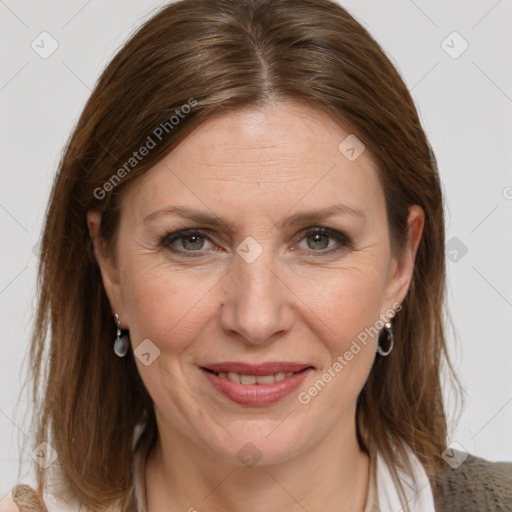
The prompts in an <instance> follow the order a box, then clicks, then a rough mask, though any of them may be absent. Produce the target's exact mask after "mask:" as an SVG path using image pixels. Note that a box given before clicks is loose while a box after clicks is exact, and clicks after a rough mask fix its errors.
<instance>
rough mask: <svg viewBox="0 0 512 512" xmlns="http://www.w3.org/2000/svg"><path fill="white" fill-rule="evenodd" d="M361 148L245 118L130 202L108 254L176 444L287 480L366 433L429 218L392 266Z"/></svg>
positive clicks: (178, 159) (221, 122) (314, 129)
mask: <svg viewBox="0 0 512 512" xmlns="http://www.w3.org/2000/svg"><path fill="white" fill-rule="evenodd" d="M348 135H350V133H349V132H347V131H345V130H343V129H342V128H341V127H339V126H338V125H336V124H334V123H332V122H330V121H329V120H328V119H326V116H325V115H324V114H322V113H320V112H317V111H315V110H312V109H311V108H310V107H306V106H303V105H301V104H299V103H294V102H281V103H271V104H268V105H267V107H266V108H265V109H254V110H253V109H250V110H240V111H237V112H233V113H229V114H227V115H225V116H223V117H219V118H216V119H213V120H210V121H208V122H205V123H204V124H202V125H201V126H200V127H199V128H198V129H197V130H196V131H194V132H193V133H192V134H191V135H190V136H188V137H187V138H186V139H185V140H184V141H183V142H182V143H181V144H180V145H179V146H178V147H177V148H176V149H175V150H174V151H173V152H172V153H171V154H169V155H168V156H167V157H166V158H165V159H163V160H162V161H161V162H160V163H158V164H157V165H155V166H154V168H152V169H151V170H150V171H148V172H147V173H146V174H145V175H143V176H142V177H141V178H139V179H138V180H137V181H136V182H134V184H133V186H131V187H130V188H129V189H128V190H127V193H126V195H125V196H124V198H123V201H122V207H121V220H120V227H119V234H118V245H117V263H116V264H115V266H114V265H110V264H109V263H108V261H107V260H105V259H103V256H101V249H100V250H98V247H100V246H97V255H98V256H99V259H100V263H101V268H102V273H103V280H104V284H105V288H106V291H107V294H108V296H109V299H110V302H111V305H112V309H113V311H115V312H117V313H118V314H119V317H120V320H121V325H122V326H123V327H124V328H129V330H130V337H131V342H132V346H133V348H134V350H135V353H136V355H137V356H138V357H137V358H136V362H137V366H138V369H139V372H140V375H141V377H142V379H143V381H144V383H145V385H146V387H147V389H148V391H149V393H150V395H151V397H152V398H153V401H154V404H155V410H156V414H157V420H158V424H159V425H158V426H159V430H160V432H161V433H162V432H166V433H167V434H169V435H172V436H177V437H181V438H182V439H183V440H186V441H188V442H190V443H192V446H195V447H196V448H197V449H198V450H199V451H201V450H203V449H204V450H206V452H208V453H209V454H210V455H211V453H212V452H213V453H215V454H216V455H218V456H219V457H221V458H223V459H227V460H229V461H231V462H233V463H235V464H243V463H245V461H244V457H245V456H246V455H248V456H249V457H250V456H251V454H253V453H252V452H254V454H253V456H254V457H256V458H257V457H260V456H261V457H262V459H261V462H260V463H268V464H275V463H279V462H283V461H285V460H287V459H290V458H291V457H293V456H296V455H299V454H301V453H304V452H306V451H307V450H309V449H311V448H313V447H314V446H316V445H319V444H320V443H321V442H322V441H324V440H326V439H329V438H331V439H334V437H333V436H337V435H340V436H343V435H347V433H349V434H350V435H352V434H353V433H354V432H355V425H354V417H355V416H354V415H355V405H356V399H357V396H358V394H359V392H360V391H361V389H362V387H363V385H364V383H365V381H366V378H367V377H368V374H369V372H370V369H371V366H372V363H373V360H374V356H375V352H376V346H377V336H374V335H373V336H372V334H374V333H375V330H376V329H375V327H377V328H381V327H382V319H383V318H384V316H386V317H389V316H390V314H391V312H392V311H393V309H396V307H397V305H398V304H399V303H400V302H401V301H402V300H403V298H404V296H405V294H406V292H407V289H408V286H409V282H410V278H411V273H412V268H413V262H414V253H415V250H416V246H417V242H418V240H419V237H420V236H421V229H422V218H421V217H422V212H421V210H420V209H419V208H417V207H413V208H411V210H410V216H409V223H410V227H411V235H412V236H411V242H410V243H409V244H408V245H407V247H406V248H405V250H404V252H403V255H402V256H400V258H399V259H395V258H393V257H392V254H391V250H390V240H389V232H388V226H387V217H386V209H385V199H384V195H383V191H382V188H381V186H380V184H379V180H378V177H377V170H376V166H375V162H374V160H373V159H372V157H371V155H370V152H369V150H365V151H363V152H362V153H361V154H360V155H359V156H358V157H357V158H355V159H354V156H357V152H358V151H359V150H360V149H361V148H360V147H356V148H355V150H356V151H355V152H352V151H350V144H349V142H350V140H351V139H349V140H348V142H346V143H345V145H348V146H349V148H348V149H347V147H345V146H342V149H343V152H342V151H341V150H339V149H338V147H339V146H340V143H341V142H342V141H344V139H346V137H347V136H348ZM97 224H98V217H97V216H95V214H92V213H91V214H90V215H89V226H90V229H91V233H93V234H94V233H95V231H97ZM183 230H186V232H185V233H181V234H179V232H181V231H183ZM95 243H96V245H97V243H98V241H97V240H95ZM384 320H385V318H384ZM372 327H373V328H374V329H371V328H372ZM365 329H366V331H365ZM365 333H366V336H365ZM368 333H370V334H368ZM363 340H364V341H363ZM400 342H401V340H398V343H400ZM141 343H143V344H142V345H141ZM350 354H352V356H350ZM113 357H115V356H114V355H113ZM391 357H392V356H391ZM336 362H337V363H338V364H336ZM340 367H341V368H340ZM291 372H293V374H291ZM329 376H330V378H329ZM240 380H241V381H242V382H239V381H240ZM343 433H344V434H343ZM354 439H355V436H354ZM247 443H252V444H253V445H254V447H249V446H248V445H247Z"/></svg>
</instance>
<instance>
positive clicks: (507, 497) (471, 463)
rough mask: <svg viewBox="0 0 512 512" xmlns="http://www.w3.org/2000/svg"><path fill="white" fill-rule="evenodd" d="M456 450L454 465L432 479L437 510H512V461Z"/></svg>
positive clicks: (450, 511) (494, 511)
mask: <svg viewBox="0 0 512 512" xmlns="http://www.w3.org/2000/svg"><path fill="white" fill-rule="evenodd" d="M452 452H453V459H454V464H452V466H453V467H452V466H451V465H449V464H445V465H444V466H443V467H441V468H440V469H439V471H437V473H436V475H435V476H434V477H433V479H432V481H431V484H432V494H433V496H434V504H435V507H436V511H439V512H445V511H446V512H448V511H449V512H459V511H460V512H462V511H464V512H469V511H475V512H476V511H482V510H485V511H488V512H498V511H499V512H505V511H512V463H510V462H490V461H488V460H485V459H482V458H480V457H476V456H474V455H467V454H465V453H463V452H460V451H458V450H452ZM455 461H457V463H455ZM458 462H461V463H460V464H459V463H458Z"/></svg>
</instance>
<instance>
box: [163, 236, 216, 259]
mask: <svg viewBox="0 0 512 512" xmlns="http://www.w3.org/2000/svg"><path fill="white" fill-rule="evenodd" d="M209 237H210V233H209V232H208V231H207V230H204V229H187V230H184V231H177V232H176V233H169V234H168V235H165V236H164V237H163V238H162V239H161V241H160V244H159V245H160V246H161V247H165V248H167V249H169V250H171V251H173V252H177V253H194V252H196V253H201V252H204V251H201V249H204V248H205V243H210V244H211V242H210V240H209ZM211 248H212V247H206V249H211ZM189 255H191V254H187V256H189Z"/></svg>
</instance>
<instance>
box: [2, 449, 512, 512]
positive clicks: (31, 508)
mask: <svg viewBox="0 0 512 512" xmlns="http://www.w3.org/2000/svg"><path fill="white" fill-rule="evenodd" d="M454 453H455V455H456V456H457V455H461V452H457V451H456V450H454ZM461 458H462V459H463V457H461ZM136 467H137V474H136V475H135V479H136V482H137V483H138V486H137V487H138V489H139V493H138V494H139V495H138V496H137V501H139V503H144V505H145V502H146V497H145V493H144V490H143V485H141V484H142V483H143V481H144V473H143V470H144V464H141V465H139V466H136ZM375 486H376V482H375V478H374V476H373V475H370V480H369V486H368V498H367V503H366V507H365V512H370V511H371V512H389V511H384V510H381V509H380V508H379V506H378V503H377V501H376V490H375V489H376V487H375ZM431 487H432V494H433V496H434V504H435V509H436V512H512V463H510V462H490V461H487V460H485V459H482V458H480V457H476V456H473V455H468V457H467V458H466V459H465V460H464V462H463V463H462V464H461V465H460V466H458V467H456V468H452V467H451V466H450V465H448V464H446V466H445V467H443V468H442V469H440V470H439V472H438V473H437V474H436V476H435V477H434V478H433V479H432V480H431ZM140 489H142V492H140ZM141 494H142V496H141ZM12 497H13V500H14V501H15V502H16V504H17V507H15V506H14V507H13V508H12V509H10V508H9V509H6V512H7V511H9V512H10V511H11V510H12V512H18V510H19V511H20V512H46V508H45V507H44V505H43V504H42V503H41V498H40V497H39V496H38V495H37V494H36V493H35V491H34V490H33V489H31V488H30V487H28V486H26V485H18V486H16V487H14V489H13V491H12ZM134 505H135V503H134ZM2 510H3V509H2ZM48 512H52V510H51V509H49V511H48ZM412 512H414V511H412Z"/></svg>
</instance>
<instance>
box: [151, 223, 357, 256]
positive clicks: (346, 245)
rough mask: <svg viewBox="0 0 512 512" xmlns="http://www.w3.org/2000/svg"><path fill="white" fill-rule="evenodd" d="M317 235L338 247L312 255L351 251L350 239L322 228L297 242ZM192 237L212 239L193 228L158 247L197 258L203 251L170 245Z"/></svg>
mask: <svg viewBox="0 0 512 512" xmlns="http://www.w3.org/2000/svg"><path fill="white" fill-rule="evenodd" d="M317 234H319V235H325V236H327V237H329V238H333V239H335V240H336V241H337V242H338V244H339V245H338V246H335V247H331V248H329V249H322V250H319V251H315V250H313V249H311V252H312V253H318V254H319V255H327V254H328V255H332V254H334V253H337V252H340V251H341V250H343V249H352V241H351V240H350V238H349V237H348V236H346V235H345V234H343V233H340V232H338V231H335V230H332V229H329V228H323V227H317V228H312V229H308V230H307V231H306V232H305V233H304V234H303V235H302V237H301V238H300V240H299V242H300V241H302V240H304V239H306V238H307V237H309V236H312V235H317ZM192 236H198V237H201V238H205V239H206V240H209V241H210V242H211V241H212V240H211V237H212V233H211V231H209V230H206V229H200V228H194V229H185V230H181V231H176V232H175V233H168V234H166V235H165V236H163V237H162V238H161V239H160V243H159V246H160V247H163V248H165V249H168V250H170V251H172V252H174V253H178V254H180V255H184V256H185V257H191V258H197V257H198V256H200V255H201V253H202V252H204V251H201V250H197V251H186V250H184V249H173V248H171V244H172V243H174V242H176V241H177V240H180V239H182V238H187V237H192ZM195 253H196V254H197V255H196V254H195Z"/></svg>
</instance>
